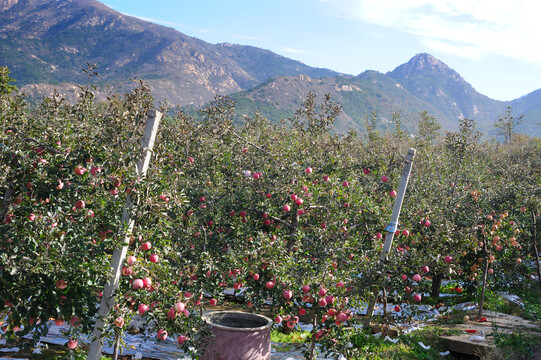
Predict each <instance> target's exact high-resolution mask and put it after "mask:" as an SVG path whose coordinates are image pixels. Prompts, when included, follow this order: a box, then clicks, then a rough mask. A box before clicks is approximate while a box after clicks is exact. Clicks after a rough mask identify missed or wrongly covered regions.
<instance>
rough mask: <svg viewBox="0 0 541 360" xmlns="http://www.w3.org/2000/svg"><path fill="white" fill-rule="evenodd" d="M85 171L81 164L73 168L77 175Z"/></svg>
mask: <svg viewBox="0 0 541 360" xmlns="http://www.w3.org/2000/svg"><path fill="white" fill-rule="evenodd" d="M85 172H86V169H85V168H84V167H82V166H81V165H79V166H77V167H76V168H75V173H76V174H77V175H84V173H85Z"/></svg>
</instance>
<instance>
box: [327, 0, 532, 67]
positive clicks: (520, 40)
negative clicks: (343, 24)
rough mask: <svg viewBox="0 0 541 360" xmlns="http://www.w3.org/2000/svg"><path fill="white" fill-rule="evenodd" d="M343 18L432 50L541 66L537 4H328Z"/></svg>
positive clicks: (430, 0)
mask: <svg viewBox="0 0 541 360" xmlns="http://www.w3.org/2000/svg"><path fill="white" fill-rule="evenodd" d="M327 3H329V4H332V5H333V6H334V11H338V12H339V13H341V14H342V15H343V16H347V17H349V18H350V19H358V20H362V21H364V22H367V23H371V24H376V25H380V26H383V27H391V28H395V29H397V30H401V31H404V32H407V33H410V34H413V35H414V36H416V37H417V38H418V39H419V40H420V41H421V42H422V43H423V44H425V45H427V46H429V47H430V48H431V49H433V50H439V51H446V52H449V53H453V54H455V55H459V56H464V57H468V58H471V59H477V60H481V59H483V58H484V57H486V56H489V55H501V56H507V57H512V58H516V59H520V60H523V61H526V62H530V63H537V64H541V47H539V46H537V44H538V42H539V40H538V37H539V34H541V21H540V20H539V14H540V13H541V2H539V1H537V0H516V1H508V0H327Z"/></svg>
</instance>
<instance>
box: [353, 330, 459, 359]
mask: <svg viewBox="0 0 541 360" xmlns="http://www.w3.org/2000/svg"><path fill="white" fill-rule="evenodd" d="M460 333H461V332H460V331H458V330H450V329H442V328H439V327H427V328H424V329H421V330H418V331H414V332H412V333H410V334H407V335H400V336H399V337H398V339H399V341H398V342H397V343H393V342H391V341H388V340H385V338H381V337H374V336H373V335H372V334H369V333H366V332H363V331H358V332H355V333H354V334H352V335H351V338H350V342H351V344H352V345H353V347H354V350H353V351H352V352H354V353H355V355H354V356H353V357H351V358H352V359H359V360H360V359H369V360H383V359H400V360H436V359H438V360H440V359H441V358H442V357H441V355H440V352H445V351H447V350H448V348H447V344H446V342H445V341H444V340H442V339H440V336H444V335H457V334H460ZM420 343H422V344H423V345H425V347H428V346H430V348H429V349H426V348H425V347H423V345H421V344H420ZM447 359H452V358H451V357H447Z"/></svg>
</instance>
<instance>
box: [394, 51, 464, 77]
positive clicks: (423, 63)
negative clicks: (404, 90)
mask: <svg viewBox="0 0 541 360" xmlns="http://www.w3.org/2000/svg"><path fill="white" fill-rule="evenodd" d="M428 73H438V74H444V75H445V76H452V77H455V78H456V79H457V80H459V79H460V80H463V79H462V78H461V77H460V75H459V74H458V73H457V72H456V71H454V70H453V69H451V68H450V67H449V66H447V65H446V64H445V63H443V62H442V61H440V60H438V59H436V58H435V57H434V56H432V55H430V54H426V53H421V54H417V55H415V56H414V57H412V58H411V59H410V60H409V61H408V62H407V63H405V64H402V65H400V66H398V67H396V68H395V69H394V70H393V71H391V72H389V73H387V74H388V75H390V76H391V77H394V78H408V77H411V76H423V75H424V74H428Z"/></svg>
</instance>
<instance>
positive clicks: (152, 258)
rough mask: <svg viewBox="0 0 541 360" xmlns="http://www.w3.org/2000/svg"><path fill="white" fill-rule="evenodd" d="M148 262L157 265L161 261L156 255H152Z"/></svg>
mask: <svg viewBox="0 0 541 360" xmlns="http://www.w3.org/2000/svg"><path fill="white" fill-rule="evenodd" d="M148 260H149V261H150V262H152V263H157V262H158V261H159V257H158V255H156V254H152V255H150V256H149V258H148Z"/></svg>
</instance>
